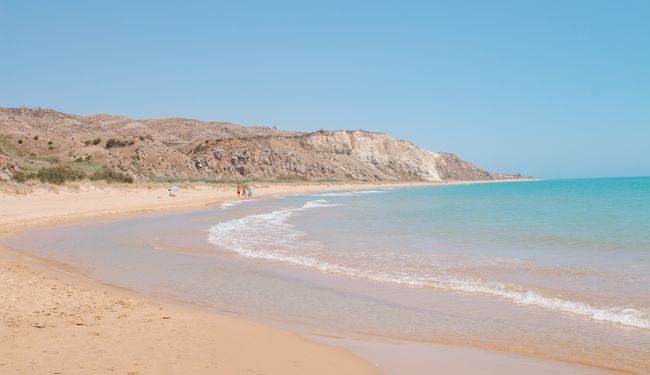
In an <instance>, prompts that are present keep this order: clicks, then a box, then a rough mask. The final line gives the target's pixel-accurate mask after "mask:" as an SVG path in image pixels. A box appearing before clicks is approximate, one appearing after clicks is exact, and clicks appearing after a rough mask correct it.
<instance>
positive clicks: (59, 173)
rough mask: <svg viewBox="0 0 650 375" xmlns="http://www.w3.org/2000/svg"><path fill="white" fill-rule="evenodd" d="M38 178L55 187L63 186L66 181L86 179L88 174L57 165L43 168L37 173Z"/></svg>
mask: <svg viewBox="0 0 650 375" xmlns="http://www.w3.org/2000/svg"><path fill="white" fill-rule="evenodd" d="M36 177H37V178H38V179H39V180H40V181H41V182H49V183H51V184H55V185H61V184H63V183H64V182H66V181H77V180H81V179H83V178H84V177H86V174H85V173H83V172H81V171H77V170H74V169H72V168H70V167H68V166H66V165H56V166H54V167H46V168H41V169H39V170H38V172H37V173H36Z"/></svg>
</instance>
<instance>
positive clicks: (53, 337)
mask: <svg viewBox="0 0 650 375" xmlns="http://www.w3.org/2000/svg"><path fill="white" fill-rule="evenodd" d="M355 187H359V186H354V185H346V186H341V185H336V186H332V185H329V186H328V185H294V184H288V185H273V186H271V187H268V186H267V187H263V186H258V187H256V188H255V196H256V197H263V196H272V195H278V194H297V193H306V192H310V191H323V190H333V189H349V188H355ZM364 187H367V186H364ZM234 198H235V196H234V191H233V188H231V187H227V188H226V187H218V186H212V187H211V186H199V187H195V188H192V189H183V190H182V191H181V192H180V193H178V194H177V196H176V197H174V198H171V197H169V196H168V193H167V191H166V189H165V188H164V187H163V186H153V187H152V186H149V187H129V188H126V187H110V188H99V187H96V186H94V185H82V186H80V187H78V188H76V189H73V190H71V189H66V188H63V189H60V190H59V191H56V192H54V191H50V190H41V191H34V192H31V193H29V194H27V195H16V194H11V193H2V194H0V228H1V232H2V233H1V234H2V235H4V236H10V235H12V234H14V233H16V232H17V231H20V230H24V229H30V228H34V227H36V226H40V225H52V224H60V223H63V222H72V221H75V220H84V219H88V218H93V217H98V216H106V215H117V216H123V215H133V214H138V215H142V214H147V213H153V212H160V211H163V210H180V209H191V208H197V207H202V206H206V205H211V204H215V203H218V202H221V201H224V200H228V199H234ZM0 290H2V299H1V300H0V374H14V373H15V374H102V373H108V374H113V373H115V374H125V375H126V374H132V375H133V374H138V375H143V374H374V373H378V371H377V370H375V369H374V368H373V367H372V366H371V365H370V364H368V363H367V362H365V361H363V360H361V359H359V358H356V357H355V356H353V355H351V354H350V353H349V352H347V351H346V350H344V349H339V348H334V347H331V346H328V345H324V344H318V343H314V342H310V341H307V340H305V339H303V338H301V337H299V336H297V335H295V334H293V333H290V332H288V331H285V330H282V329H278V328H274V327H270V326H266V325H262V324H258V323H254V322H249V321H246V320H242V319H238V318H234V317H229V316H223V315H219V314H215V313H210V312H206V311H202V310H200V309H198V308H197V309H194V308H191V307H187V306H179V305H176V304H173V303H163V302H159V301H153V300H150V299H147V298H145V297H142V296H137V295H134V294H132V293H130V292H128V291H124V290H120V289H118V288H115V287H111V286H108V285H104V284H101V283H99V282H95V281H92V280H90V279H87V278H85V277H83V276H81V275H79V274H76V273H75V272H73V271H72V270H66V269H65V267H61V266H57V265H56V264H54V263H53V262H50V261H46V260H43V259H38V258H35V257H31V256H28V255H25V254H18V253H16V252H13V251H11V250H8V249H6V248H1V247H0Z"/></svg>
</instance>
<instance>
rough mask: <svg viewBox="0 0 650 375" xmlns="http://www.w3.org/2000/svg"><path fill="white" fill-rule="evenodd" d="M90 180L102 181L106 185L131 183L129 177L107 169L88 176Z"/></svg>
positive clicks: (131, 179) (131, 180) (131, 178)
mask: <svg viewBox="0 0 650 375" xmlns="http://www.w3.org/2000/svg"><path fill="white" fill-rule="evenodd" d="M90 179H91V180H93V181H98V180H104V181H106V182H108V183H112V182H126V183H129V184H130V183H133V177H131V176H129V175H128V174H126V173H122V172H116V171H113V170H110V169H108V168H102V169H100V170H97V171H95V173H93V174H92V175H91V176H90Z"/></svg>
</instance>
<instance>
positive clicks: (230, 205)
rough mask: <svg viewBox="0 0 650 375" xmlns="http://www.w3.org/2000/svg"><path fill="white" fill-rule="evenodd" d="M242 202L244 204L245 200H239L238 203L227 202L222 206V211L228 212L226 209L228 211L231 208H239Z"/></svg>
mask: <svg viewBox="0 0 650 375" xmlns="http://www.w3.org/2000/svg"><path fill="white" fill-rule="evenodd" d="M242 202H244V201H243V200H237V201H225V202H223V203H222V204H221V209H222V210H226V209H228V208H231V207H234V206H237V205H239V204H241V203H242Z"/></svg>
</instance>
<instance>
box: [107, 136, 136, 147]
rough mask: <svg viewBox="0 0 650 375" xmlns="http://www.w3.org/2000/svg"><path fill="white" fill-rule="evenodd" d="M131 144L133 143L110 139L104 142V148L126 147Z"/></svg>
mask: <svg viewBox="0 0 650 375" xmlns="http://www.w3.org/2000/svg"><path fill="white" fill-rule="evenodd" d="M133 143H134V142H133V141H122V140H119V139H116V138H111V139H109V140H108V141H106V148H113V147H126V146H131V145H132V144H133Z"/></svg>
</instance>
